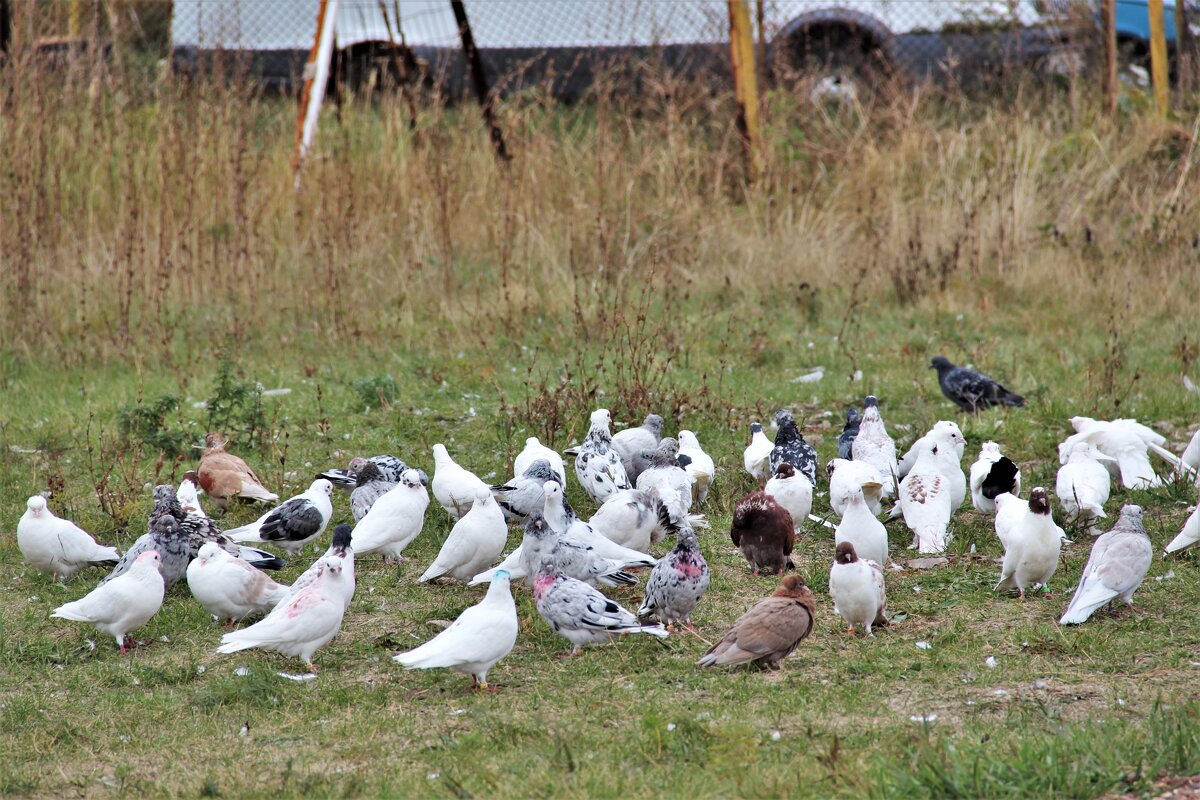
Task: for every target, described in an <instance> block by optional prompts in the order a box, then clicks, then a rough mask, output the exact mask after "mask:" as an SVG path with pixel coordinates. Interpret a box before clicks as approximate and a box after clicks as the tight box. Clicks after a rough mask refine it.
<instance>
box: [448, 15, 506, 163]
mask: <svg viewBox="0 0 1200 800" xmlns="http://www.w3.org/2000/svg"><path fill="white" fill-rule="evenodd" d="M450 7H451V9H452V10H453V11H454V21H455V22H457V23H458V35H459V38H461V39H462V49H463V58H465V59H466V60H467V69H468V70H470V73H471V84H472V85H473V86H474V87H475V99H476V100H478V101H479V105H480V107H481V108H482V109H483V120H484V122H486V123H487V126H488V133H489V134H491V137H492V146H493V147H495V148H496V157H497V158H499V159H500V160H501V161H508V159H509V155H508V148H507V147H506V146H505V144H504V132H503V131H501V130H500V123H499V122H497V121H496V109H495V102H494V98H493V97H492V93H491V91H490V90H489V89H488V84H487V75H486V74H485V73H484V71H483V59H482V58H480V57H479V48H477V47H476V46H475V35H474V34H473V33H471V23H470V21H469V20H468V19H467V9H466V7H465V6H463V3H462V0H450Z"/></svg>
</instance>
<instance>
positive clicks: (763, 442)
mask: <svg viewBox="0 0 1200 800" xmlns="http://www.w3.org/2000/svg"><path fill="white" fill-rule="evenodd" d="M774 449H775V445H774V444H773V443H772V442H771V440H770V439H768V438H767V434H765V433H763V426H762V425H761V424H760V423H757V422H752V423H750V444H748V445H746V452H745V454H744V455H743V456H742V459H743V464H744V465H745V467H746V472H749V473H750V477H752V478H754V480H756V481H758V485H759V486H762V485H763V484H765V483H766V482H767V481H768V480H769V479H770V477H771V474H772V472H771V451H772V450H774Z"/></svg>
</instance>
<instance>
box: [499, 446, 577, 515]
mask: <svg viewBox="0 0 1200 800" xmlns="http://www.w3.org/2000/svg"><path fill="white" fill-rule="evenodd" d="M546 481H554V482H555V483H557V484H558V485H559V486H563V480H562V478H561V477H560V476H559V474H558V472H556V471H555V469H554V467H553V466H552V465H551V464H550V461H549V460H547V459H545V458H539V459H537V460H536V461H534V462H533V463H532V464H530V465H529V468H528V469H526V470H525V472H524V473H522V474H521V475H518V476H517V477H515V478H513V479H512V480H510V481H508V482H506V483H502V484H500V485H498V486H493V487H491V489H492V495H493V496H495V498H496V504H497V505H498V506H500V510H501V511H503V512H504V519H506V520H507V521H508V522H509V524H512V525H523V524H525V520H527V519H529V515H530V514H532V513H533V512H534V511H541V510H542V508H543V507H544V506H545V504H546V492H545V490H544V489H543V488H542V487H544V486H545V485H546ZM564 488H565V487H564Z"/></svg>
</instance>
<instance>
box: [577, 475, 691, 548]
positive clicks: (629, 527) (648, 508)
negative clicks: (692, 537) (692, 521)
mask: <svg viewBox="0 0 1200 800" xmlns="http://www.w3.org/2000/svg"><path fill="white" fill-rule="evenodd" d="M588 524H589V525H591V526H592V529H593V530H595V531H596V532H597V533H599V534H600V535H601V536H603V537H604V538H606V539H609V540H611V541H613V542H616V543H617V544H619V545H621V546H623V547H628V548H630V549H632V550H640V551H642V552H646V551H648V550H649V549H650V545H651V544H656V543H658V542H660V541H662V539H663V537H665V536H667V535H668V534H673V533H675V532H676V530H677V528H678V525H679V521H677V520H673V519H672V518H671V513H670V511H668V509H667V506H666V504H665V503H663V501H662V500H661V499H659V496H658V493H657V492H653V491H641V490H639V489H626V490H625V491H623V492H617V493H616V494H614V495H612V496H611V497H609V498H608V499H607V500H605V501H604V504H603V505H601V506H600V508H599V509H597V511H596V513H595V514H593V515H592V518H591V519H590V520H588Z"/></svg>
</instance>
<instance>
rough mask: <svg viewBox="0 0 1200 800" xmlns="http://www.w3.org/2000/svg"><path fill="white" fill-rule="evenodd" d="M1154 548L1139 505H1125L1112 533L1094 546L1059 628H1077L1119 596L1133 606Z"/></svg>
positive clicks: (1152, 557) (1098, 540) (1152, 556)
mask: <svg viewBox="0 0 1200 800" xmlns="http://www.w3.org/2000/svg"><path fill="white" fill-rule="evenodd" d="M1153 559H1154V548H1153V547H1152V546H1151V544H1150V537H1149V536H1147V535H1146V529H1145V527H1143V526H1142V509H1141V507H1140V506H1122V508H1121V517H1120V519H1118V520H1117V524H1116V525H1113V527H1112V530H1110V531H1109V532H1108V533H1106V534H1104V535H1102V536H1101V537H1100V538H1098V539H1097V540H1096V543H1095V544H1093V545H1092V554H1091V556H1090V557H1089V558H1088V562H1087V566H1085V567H1084V568H1083V575H1081V576H1080V577H1079V586H1077V587H1076V589H1075V596H1074V597H1072V598H1071V604H1070V605H1068V606H1067V610H1066V611H1065V612H1063V615H1062V618H1061V619H1060V620H1059V621H1058V623H1059V624H1060V625H1078V624H1080V623H1082V622H1087V620H1088V618H1089V617H1091V616H1092V614H1093V613H1094V612H1095V611H1096V609H1098V608H1100V606H1102V605H1104V604H1105V603H1108V604H1110V605H1111V604H1112V601H1113V600H1116V599H1117V598H1118V597H1119V598H1121V599H1122V600H1124V601H1125V604H1126V605H1130V606H1131V605H1133V593H1134V592H1136V591H1137V590H1138V587H1139V586H1141V585H1142V581H1143V580H1145V579H1146V573H1147V572H1148V571H1149V570H1150V563H1151V561H1153Z"/></svg>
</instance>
